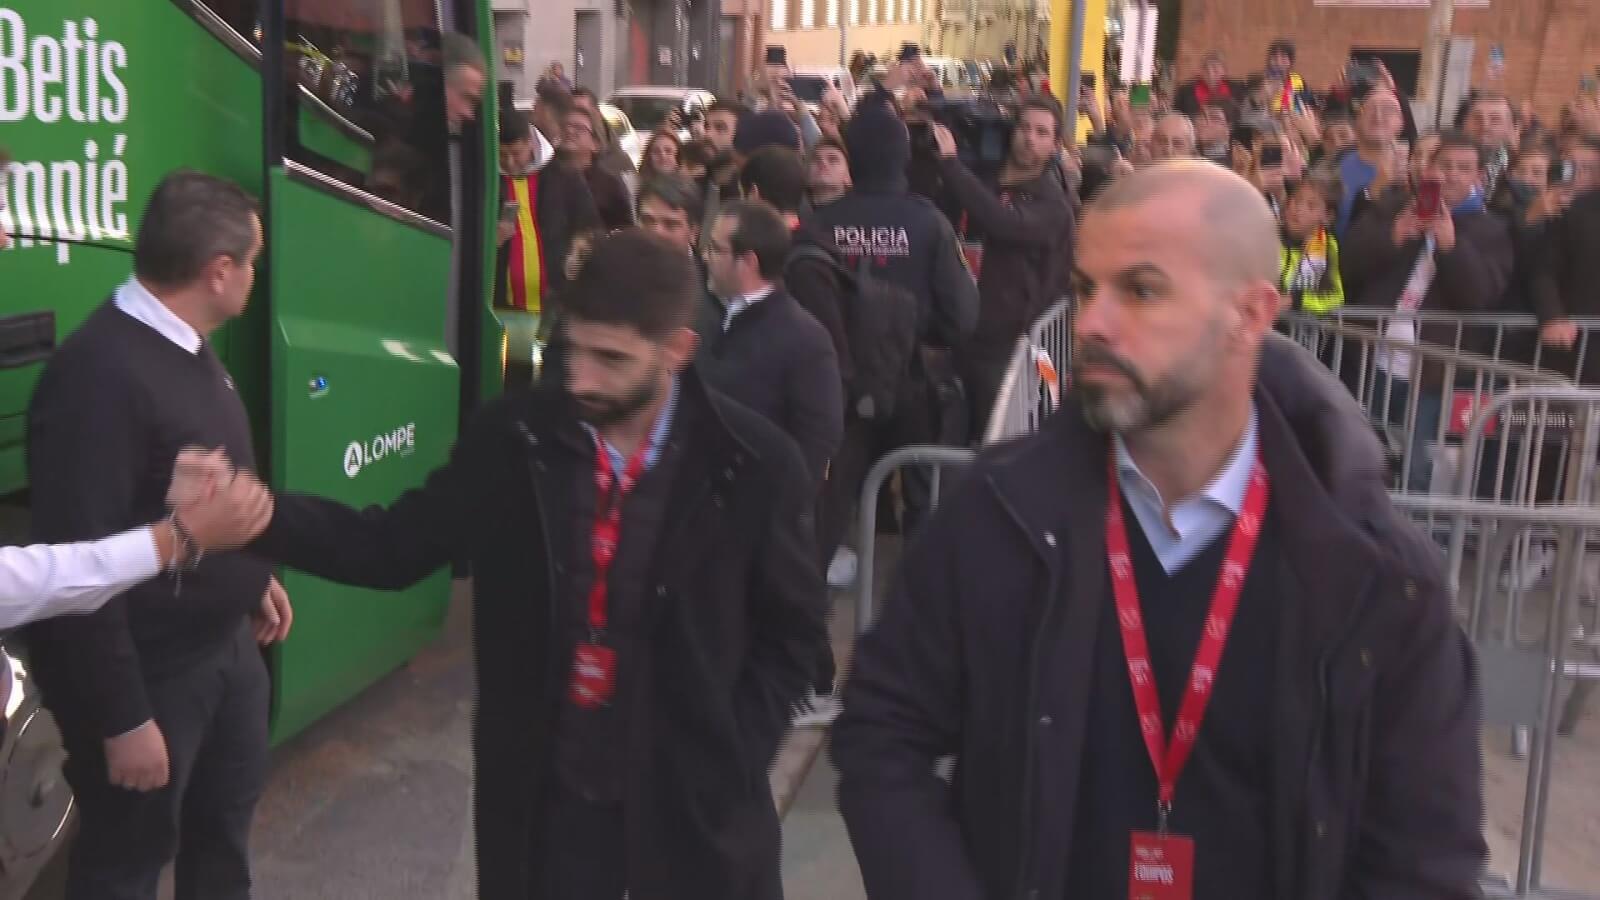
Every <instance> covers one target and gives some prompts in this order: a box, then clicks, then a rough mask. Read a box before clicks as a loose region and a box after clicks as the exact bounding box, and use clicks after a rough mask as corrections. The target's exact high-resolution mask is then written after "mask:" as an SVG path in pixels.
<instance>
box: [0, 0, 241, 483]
mask: <svg viewBox="0 0 1600 900" xmlns="http://www.w3.org/2000/svg"><path fill="white" fill-rule="evenodd" d="M91 21H92V22H93V31H94V41H95V45H96V47H97V48H98V49H99V53H98V54H96V59H95V63H96V64H95V67H94V73H95V74H97V75H98V76H99V77H98V78H97V79H94V80H93V86H92V88H91V84H90V82H91V79H90V78H89V77H88V76H89V72H90V69H89V66H88V65H87V62H86V59H85V56H84V54H85V52H86V51H85V50H84V49H83V48H84V47H85V46H86V45H85V43H84V42H85V39H86V36H87V32H88V30H89V29H88V28H87V27H86V23H87V22H91ZM69 38H71V40H72V41H75V42H76V43H77V45H78V46H79V51H78V55H77V57H76V58H75V59H74V60H73V65H72V67H71V70H70V71H71V72H72V74H73V78H72V84H73V85H74V86H75V87H76V88H77V89H76V90H69V89H68V88H69V79H68V78H67V74H68V71H69V69H68V66H67V60H66V56H67V46H68V44H69ZM41 42H42V44H41V45H42V46H45V47H51V46H53V47H54V48H55V50H56V52H58V53H60V54H61V57H60V60H59V62H60V63H61V66H60V71H59V72H56V73H54V74H55V75H57V76H59V77H58V79H56V80H51V81H48V82H47V83H46V84H44V85H43V86H42V87H40V86H38V85H36V84H35V81H36V76H38V75H39V74H41V73H37V72H34V71H33V69H32V65H31V61H32V58H33V54H34V52H36V51H35V50H34V45H35V44H36V43H41ZM18 48H29V49H28V52H25V53H23V54H22V59H24V60H25V61H26V62H25V63H24V65H26V67H27V68H26V69H25V76H24V78H23V79H20V81H21V83H19V79H17V78H16V77H14V76H15V74H16V73H15V72H14V71H12V70H11V69H10V68H8V69H7V71H5V72H4V73H0V119H3V121H0V146H4V147H6V148H7V149H8V150H9V151H10V152H11V155H12V156H13V157H14V159H15V162H14V163H13V164H12V166H11V167H10V171H9V173H8V178H6V179H5V181H6V188H5V190H6V199H7V201H8V202H7V203H0V207H7V209H6V211H5V212H3V213H0V216H4V217H5V218H4V221H5V224H6V226H7V228H8V230H10V231H11V233H12V235H13V237H14V238H16V242H15V245H14V246H13V247H12V249H10V250H3V251H0V316H13V315H21V314H26V313H31V312H38V311H44V310H51V311H54V313H55V326H56V336H57V337H56V339H57V342H59V341H61V340H63V339H65V337H66V336H67V335H68V334H69V333H70V332H71V331H72V330H74V329H76V328H77V327H78V325H79V324H81V323H82V322H83V320H84V318H85V317H86V316H88V314H89V312H90V311H91V310H93V309H94V308H95V307H96V306H99V305H100V304H101V303H102V302H104V301H105V299H106V298H107V297H109V296H110V295H111V292H112V291H113V290H114V289H115V288H116V286H117V285H118V284H119V283H120V282H121V281H123V280H124V279H126V278H127V277H128V274H129V269H130V260H131V257H130V255H129V254H131V252H132V250H133V240H132V235H134V234H135V233H137V229H138V224H139V222H140V221H141V219H142V218H143V216H144V206H145V203H146V201H147V200H148V199H149V197H150V192H151V191H152V190H153V189H154V188H155V185H156V182H157V181H159V180H160V179H161V177H162V176H163V175H165V174H166V173H167V172H169V171H171V170H173V169H176V168H179V167H189V168H193V169H198V170H200V171H203V172H209V173H211V174H215V175H221V176H223V177H226V178H230V179H233V180H234V181H236V182H238V183H239V184H240V185H242V186H244V187H245V189H246V190H249V191H252V192H259V190H260V187H261V96H260V95H261V88H260V78H259V76H258V74H257V73H256V71H255V70H254V68H252V67H251V65H250V64H249V63H248V62H246V61H245V60H244V59H242V58H240V57H239V56H238V55H237V54H236V53H234V52H233V51H232V50H231V49H229V48H228V47H227V46H225V45H223V44H222V43H221V42H219V41H218V40H217V39H216V38H215V37H213V36H212V35H211V34H209V33H207V32H206V31H205V29H204V28H202V27H201V26H200V25H199V24H198V23H197V22H195V21H194V19H192V18H190V17H189V16H188V15H187V14H186V13H184V12H183V11H182V10H180V9H178V8H177V6H175V5H174V4H173V3H171V2H168V0H138V2H118V3H106V2H98V0H0V54H3V55H4V56H5V57H6V58H8V59H10V58H12V57H13V56H15V55H16V54H15V52H14V51H16V50H17V49H18ZM44 52H45V58H47V59H51V58H54V57H51V55H50V51H44ZM108 64H109V65H108ZM8 65H9V64H8ZM43 74H44V75H45V76H47V77H48V76H49V75H50V74H52V73H49V72H46V73H43ZM35 87H39V88H40V89H39V90H35ZM40 97H42V98H43V99H44V101H45V105H44V107H43V108H41V107H40V105H39V103H38V100H39V99H40ZM222 136H225V139H219V138H220V137H222ZM227 338H228V336H227V335H226V334H222V335H218V336H217V340H216V342H215V345H216V347H217V349H218V350H219V354H220V355H222V356H223V357H224V358H227V356H228V354H227V346H228V343H229V341H228V339H227ZM42 368H43V364H42V363H32V364H29V365H24V366H19V367H15V368H8V369H0V420H4V419H11V418H16V423H14V425H13V427H10V428H5V429H0V495H5V494H10V493H13V492H15V491H17V490H19V489H20V488H22V487H24V486H25V483H26V482H25V479H24V477H23V475H24V472H23V463H22V457H23V441H24V440H25V433H24V431H23V429H22V427H21V423H22V422H23V421H24V419H22V418H20V417H21V416H23V414H24V413H25V412H26V411H27V407H28V398H29V397H30V396H31V395H32V394H33V388H34V385H35V384H36V383H37V382H38V379H39V373H40V371H41V370H42ZM235 371H236V377H238V378H240V380H241V381H244V380H247V379H248V378H249V375H248V374H247V373H242V372H238V371H237V368H236V369H235Z"/></svg>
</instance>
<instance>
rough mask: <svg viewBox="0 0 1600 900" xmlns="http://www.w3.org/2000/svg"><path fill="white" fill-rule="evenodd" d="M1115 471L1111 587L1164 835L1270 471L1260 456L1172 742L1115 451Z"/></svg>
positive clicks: (1110, 506)
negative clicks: (1136, 573)
mask: <svg viewBox="0 0 1600 900" xmlns="http://www.w3.org/2000/svg"><path fill="white" fill-rule="evenodd" d="M1110 469H1111V475H1110V485H1111V497H1110V500H1109V501H1108V502H1107V504H1106V552H1107V558H1108V562H1109V564H1110V568H1111V588H1112V593H1113V594H1114V595H1115V597H1116V602H1117V622H1118V624H1119V625H1120V626H1121V628H1122V649H1123V652H1124V654H1125V655H1126V657H1127V661H1128V678H1129V680H1130V681H1131V682H1132V683H1133V703H1134V707H1135V709H1136V710H1137V711H1138V713H1139V730H1140V731H1142V732H1144V744H1145V747H1146V749H1148V750H1149V751H1150V764H1151V765H1153V766H1154V767H1155V770H1156V782H1157V784H1158V785H1159V789H1160V796H1159V797H1158V798H1157V810H1158V811H1159V818H1160V830H1161V831H1163V832H1165V831H1166V820H1167V814H1168V813H1169V812H1170V811H1171V810H1172V796H1173V794H1174V793H1176V792H1177V788H1178V775H1179V774H1181V773H1182V772H1183V767H1184V765H1185V764H1186V763H1188V761H1189V753H1190V752H1191V751H1192V750H1194V744H1195V739H1196V738H1197V737H1198V736H1199V734H1200V722H1201V720H1203V719H1204V718H1205V714H1206V705H1207V704H1209V703H1210V702H1211V689H1212V686H1213V684H1214V682H1215V680H1216V672H1217V665H1218V663H1220V662H1221V661H1222V650H1223V648H1224V647H1225V646H1226V645H1227V643H1228V630H1229V629H1230V628H1232V627H1233V614H1234V611H1235V610H1237V609H1238V608H1239V594H1240V593H1241V592H1242V591H1243V590H1244V579H1245V575H1246V573H1248V572H1249V571H1250V560H1251V557H1253V556H1255V552H1256V539H1257V538H1258V537H1259V536H1260V533H1261V516H1262V514H1263V513H1265V512H1266V509H1267V470H1266V467H1264V466H1263V465H1262V464H1261V460H1260V458H1259V457H1258V458H1257V459H1256V462H1255V465H1254V467H1252V469H1251V472H1250V486H1249V489H1248V490H1246V491H1245V495H1244V509H1243V511H1242V512H1240V513H1239V518H1238V520H1237V521H1236V522H1235V523H1234V526H1233V534H1232V536H1231V537H1230V538H1229V539H1228V555H1227V556H1226V557H1224V559H1223V562H1222V572H1221V574H1219V575H1218V577H1217V588H1216V593H1215V594H1213V595H1212V598H1211V609H1210V611H1209V612H1208V613H1207V614H1206V627H1205V631H1204V632H1203V633H1202V634H1201V636H1200V648H1199V650H1197V651H1196V652H1195V658H1194V667H1193V668H1192V669H1191V670H1190V672H1189V685H1188V688H1187V689H1186V690H1185V691H1184V693H1183V701H1182V702H1181V704H1180V705H1179V707H1178V719H1177V721H1176V722H1175V723H1173V726H1172V739H1171V741H1170V742H1168V741H1166V740H1165V739H1164V735H1163V734H1162V732H1163V730H1164V726H1163V724H1162V722H1163V719H1162V717H1161V696H1160V694H1158V693H1157V692H1156V682H1155V673H1154V672H1153V671H1152V670H1151V668H1150V647H1149V644H1148V643H1147V642H1146V640H1145V633H1144V618H1143V616H1142V614H1141V612H1140V609H1141V607H1140V605H1139V586H1138V585H1137V584H1136V583H1135V582H1134V577H1133V560H1132V557H1131V556H1130V555H1129V551H1128V529H1127V526H1126V525H1125V524H1124V523H1123V517H1122V498H1121V494H1120V491H1119V489H1118V484H1117V461H1116V457H1115V456H1113V457H1112V458H1111V462H1110Z"/></svg>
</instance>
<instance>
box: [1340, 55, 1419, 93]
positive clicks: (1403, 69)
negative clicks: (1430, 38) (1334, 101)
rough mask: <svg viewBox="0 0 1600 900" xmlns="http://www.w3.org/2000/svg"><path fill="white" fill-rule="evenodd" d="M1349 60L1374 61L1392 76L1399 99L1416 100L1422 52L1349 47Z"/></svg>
mask: <svg viewBox="0 0 1600 900" xmlns="http://www.w3.org/2000/svg"><path fill="white" fill-rule="evenodd" d="M1350 58H1351V59H1376V60H1378V61H1380V62H1382V63H1383V64H1384V66H1385V67H1386V68H1388V70H1389V74H1390V75H1393V76H1394V86H1395V87H1397V88H1399V89H1400V99H1401V100H1404V99H1406V98H1407V97H1410V98H1412V99H1416V98H1417V85H1418V83H1419V82H1420V81H1421V79H1422V51H1421V50H1395V49H1393V48H1389V49H1382V48H1377V47H1351V48H1350Z"/></svg>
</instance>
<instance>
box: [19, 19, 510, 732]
mask: <svg viewBox="0 0 1600 900" xmlns="http://www.w3.org/2000/svg"><path fill="white" fill-rule="evenodd" d="M491 22H492V18H491V13H490V3H489V0H116V2H107V0H0V147H4V148H6V149H7V150H9V154H10V156H11V161H10V162H9V164H7V165H6V166H5V178H4V181H3V184H4V187H3V190H0V226H4V228H5V230H6V231H7V232H9V233H10V235H11V237H12V241H11V247H10V248H9V249H5V250H0V496H3V497H4V498H5V503H6V504H7V505H8V506H10V507H12V508H18V507H20V508H23V509H24V510H25V508H26V505H27V483H28V482H27V472H26V468H25V465H24V448H25V442H26V440H27V432H26V424H25V423H26V411H27V408H28V400H29V395H30V393H31V392H32V390H33V387H34V384H35V383H36V381H37V378H38V375H39V372H40V370H41V368H42V366H43V363H44V361H45V360H46V359H48V357H49V355H50V352H51V349H52V348H53V347H54V346H56V345H57V344H58V343H59V342H60V341H61V340H62V338H63V337H64V336H65V335H66V334H68V333H69V332H71V331H72V329H74V328H75V327H77V326H78V324H79V323H80V322H82V320H83V319H84V318H85V317H86V316H87V315H88V314H89V312H90V311H91V310H92V309H94V308H95V307H96V306H97V305H99V304H100V303H103V302H105V300H106V299H107V298H108V297H109V296H110V295H111V293H112V291H113V290H114V289H115V288H116V286H117V285H118V284H119V283H120V282H122V281H123V280H124V279H126V278H127V277H128V275H129V273H130V271H131V252H132V248H133V243H132V237H133V235H134V234H136V233H137V230H138V228H139V222H140V216H141V214H142V211H143V210H142V207H143V205H144V203H145V201H146V199H147V198H148V196H149V194H150V192H151V190H152V189H153V188H154V186H155V184H156V182H157V181H158V180H159V179H160V178H161V177H162V176H163V175H164V174H166V173H167V172H169V171H171V170H173V169H178V168H191V169H196V170H200V171H204V172H207V173H210V174H214V175H218V176H222V177H226V178H229V179H231V180H233V181H235V182H237V183H239V184H240V185H242V186H244V187H245V188H246V189H247V190H249V191H251V192H252V193H253V194H254V195H255V196H256V197H258V198H259V200H260V203H261V210H262V218H263V223H264V225H265V229H266V235H267V239H266V253H265V256H264V257H263V260H262V264H261V266H260V267H259V270H258V271H259V274H258V279H257V284H256V288H255V293H254V295H253V296H252V298H251V302H250V306H249V310H248V312H247V313H246V314H245V315H244V316H243V317H242V318H240V319H239V320H238V321H236V322H234V323H232V324H230V325H229V326H228V327H227V328H226V329H224V330H223V331H221V332H219V333H218V334H217V335H216V336H215V339H214V347H215V349H216V351H217V353H218V355H219V356H220V357H221V358H222V359H223V360H224V362H225V363H226V364H227V365H228V367H229V369H230V371H231V372H232V374H233V377H234V381H235V383H236V385H237V388H238V390H239V392H240V395H241V396H242V397H243V398H244V401H245V404H246V406H247V408H248V409H249V411H250V415H251V417H252V424H253V426H254V430H255V437H256V441H257V444H258V452H257V457H258V459H259V460H261V461H262V465H263V467H264V469H265V471H264V472H263V473H262V474H263V476H264V477H265V478H266V479H267V480H268V482H269V483H270V484H271V485H272V486H273V487H275V488H277V489H279V490H300V491H310V492H314V493H317V494H321V495H323V496H327V497H335V498H338V499H340V500H343V501H345V502H348V503H352V504H355V505H358V506H360V505H366V504H371V503H384V502H388V501H390V500H392V499H393V498H394V497H395V496H397V495H398V494H399V493H400V492H401V491H402V490H404V489H405V488H406V487H408V486H410V485H414V484H417V483H419V482H420V481H421V480H422V478H423V477H424V475H425V474H426V473H427V472H428V471H429V470H430V469H431V468H433V467H434V466H436V465H438V464H440V463H441V462H443V461H444V460H445V458H446V455H447V453H448V451H449V448H450V446H451V444H452V442H453V441H454V439H455V437H456V434H457V431H458V429H459V425H460V422H461V419H462V417H463V416H464V415H466V414H467V413H468V412H470V411H471V410H472V409H473V408H474V407H475V406H477V405H478V404H479V403H480V402H481V401H482V400H483V399H484V398H485V397H487V396H488V395H489V394H491V393H493V392H495V391H497V390H498V389H499V385H500V384H501V378H502V373H503V371H504V359H503V357H504V343H503V337H502V335H503V332H502V330H501V329H500V327H499V325H498V323H497V321H496V319H495V317H494V315H493V313H492V310H491V306H492V304H491V294H492V288H493V284H494V280H493V269H494V250H495V247H494V240H493V236H494V225H495V219H496V218H497V215H498V202H497V200H498V180H497V168H498V167H497V164H496V159H497V150H498V142H497V140H496V136H495V109H496V106H497V104H496V103H495V102H494V101H493V85H495V84H496V83H497V82H496V79H495V78H494V69H493V66H494V62H493V60H492V59H485V65H486V67H487V71H488V73H489V77H488V78H487V79H486V84H487V85H488V86H489V97H487V98H485V100H484V102H482V103H480V104H479V105H478V107H477V120H476V121H475V122H468V123H466V124H465V125H464V126H463V127H461V128H460V129H459V133H457V134H454V135H452V134H450V133H449V129H447V125H446V119H445V114H444V111H445V94H444V90H445V88H444V81H443V73H442V71H441V61H442V53H441V47H442V44H443V43H444V42H447V41H450V40H452V38H450V37H449V36H448V33H450V32H455V33H460V34H463V35H465V36H467V37H470V38H473V39H475V40H476V41H477V42H478V45H479V46H482V47H492V46H494V41H493V40H492V36H491V34H490V28H491ZM271 47H279V48H282V49H281V51H278V52H265V53H264V52H263V48H271ZM107 463H108V464H112V463H114V461H113V460H107ZM8 518H21V517H17V516H11V517H8ZM20 536H22V535H18V534H11V535H8V537H12V538H15V537H20ZM282 579H283V583H284V585H285V586H286V587H287V588H288V591H289V594H290V596H291V598H292V599H293V602H294V605H295V614H296V616H295V619H296V621H295V628H294V632H293V634H292V635H291V636H290V638H289V640H288V641H287V642H286V643H284V644H283V645H281V646H279V647H276V648H274V649H273V650H272V651H271V656H270V658H269V663H270V666H271V670H272V678H273V700H272V734H273V740H274V741H282V740H283V739H285V738H286V737H288V736H290V735H293V734H295V733H296V732H298V731H299V730H301V729H303V728H304V727H305V726H307V725H308V724H310V723H311V722H314V721H315V720H316V719H317V718H319V717H320V716H322V715H324V714H325V713H327V712H328V711H330V710H331V709H333V708H334V707H336V706H338V705H339V704H341V703H343V702H344V701H346V700H348V699H349V698H350V697H352V696H353V695H355V694H356V693H357V692H359V691H360V690H362V689H363V688H364V687H366V686H367V685H369V684H370V683H372V682H373V681H374V680H375V679H377V678H379V677H380V676H382V675H383V674H385V673H387V672H389V671H392V670H393V669H395V668H397V667H398V666H399V665H401V664H402V663H403V662H404V661H405V660H407V659H408V658H410V657H411V656H412V655H413V654H414V653H415V652H416V651H417V650H418V649H419V648H420V647H422V646H423V645H424V644H425V643H427V642H428V641H429V640H431V639H432V638H434V637H435V636H436V635H437V634H438V633H439V631H440V628H441V625H442V623H443V620H444V615H445V610H446V606H447V603H448V599H449V594H450V587H451V585H450V576H449V573H447V572H440V573H438V574H436V575H435V576H434V577H432V578H430V579H429V580H428V581H426V582H424V583H423V584H421V585H419V586H417V587H415V588H413V589H411V590H409V591H405V592H403V593H398V594H393V593H383V594H380V593H377V592H372V591H366V590H359V589H354V588H347V587H341V586H336V585H333V584H331V583H328V582H325V581H320V580H317V579H314V578H311V577H308V576H306V575H303V574H300V573H297V572H284V573H282Z"/></svg>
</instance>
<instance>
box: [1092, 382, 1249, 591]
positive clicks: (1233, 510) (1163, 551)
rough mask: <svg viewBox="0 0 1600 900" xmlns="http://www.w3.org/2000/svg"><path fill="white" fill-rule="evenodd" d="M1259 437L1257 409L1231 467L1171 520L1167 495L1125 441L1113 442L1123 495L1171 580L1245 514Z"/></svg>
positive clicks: (1188, 499)
mask: <svg viewBox="0 0 1600 900" xmlns="http://www.w3.org/2000/svg"><path fill="white" fill-rule="evenodd" d="M1256 432H1257V426H1256V411H1255V408H1254V407H1252V408H1251V410H1250V424H1249V425H1248V426H1246V427H1245V431H1244V437H1243V438H1241V439H1240V440H1239V446H1237V447H1235V448H1234V451H1233V455H1232V456H1230V457H1228V463H1227V465H1225V466H1223V467H1222V471H1221V472H1219V473H1217V477H1216V478H1213V479H1212V480H1211V483H1210V484H1208V485H1206V487H1205V490H1203V491H1201V492H1200V493H1198V494H1196V495H1195V496H1193V497H1186V498H1184V499H1182V500H1179V501H1178V502H1177V503H1174V504H1172V512H1171V516H1170V517H1169V516H1168V514H1167V504H1166V501H1165V500H1163V499H1162V497H1161V492H1160V491H1158V490H1156V486H1155V485H1154V484H1151V483H1150V479H1148V478H1146V477H1145V475H1144V473H1143V472H1141V471H1139V466H1138V465H1137V464H1135V463H1134V461H1133V457H1132V456H1130V455H1128V448H1127V445H1125V444H1123V442H1122V438H1121V437H1113V438H1112V447H1113V448H1114V452H1115V453H1116V460H1117V477H1118V480H1119V482H1120V485H1121V488H1122V496H1123V497H1124V498H1125V499H1126V500H1127V501H1128V506H1129V507H1131V508H1132V509H1133V515H1134V518H1136V519H1138V520H1139V528H1140V529H1142V530H1143V531H1144V536H1145V539H1146V540H1148V541H1149V542H1150V548H1151V549H1152V550H1154V551H1155V553H1156V558H1157V559H1159V560H1160V561H1161V567H1162V568H1163V569H1166V570H1167V574H1168V575H1171V574H1172V573H1173V572H1176V571H1177V570H1179V569H1181V568H1183V567H1184V565H1186V564H1187V563H1188V562H1189V561H1190V560H1192V559H1194V558H1195V557H1196V556H1198V555H1200V551H1202V550H1204V549H1205V548H1206V547H1208V546H1210V545H1211V542H1212V541H1214V540H1216V539H1217V538H1218V537H1219V536H1221V535H1222V533H1223V532H1224V531H1227V530H1228V528H1229V527H1230V526H1232V525H1233V520H1234V519H1235V518H1237V517H1238V515H1239V512H1240V510H1241V509H1243V507H1244V495H1245V492H1246V491H1247V490H1248V489H1249V487H1250V471H1251V470H1252V469H1253V468H1254V467H1255V461H1256V448H1257V446H1258V439H1257V436H1256Z"/></svg>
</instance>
